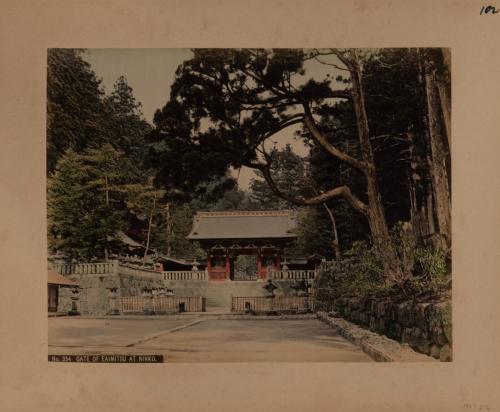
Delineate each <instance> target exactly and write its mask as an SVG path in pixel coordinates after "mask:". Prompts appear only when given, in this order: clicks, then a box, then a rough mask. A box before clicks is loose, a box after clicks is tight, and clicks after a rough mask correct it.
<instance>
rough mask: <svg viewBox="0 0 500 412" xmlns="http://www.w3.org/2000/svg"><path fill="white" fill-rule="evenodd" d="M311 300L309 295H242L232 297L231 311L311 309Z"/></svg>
mask: <svg viewBox="0 0 500 412" xmlns="http://www.w3.org/2000/svg"><path fill="white" fill-rule="evenodd" d="M309 308H310V301H309V297H307V296H275V297H274V298H270V297H266V296H251V297H241V296H234V297H233V298H232V299H231V312H246V311H249V310H251V311H254V312H266V311H272V310H276V311H286V310H299V309H302V310H303V309H309Z"/></svg>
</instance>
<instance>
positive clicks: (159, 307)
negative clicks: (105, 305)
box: [120, 296, 205, 313]
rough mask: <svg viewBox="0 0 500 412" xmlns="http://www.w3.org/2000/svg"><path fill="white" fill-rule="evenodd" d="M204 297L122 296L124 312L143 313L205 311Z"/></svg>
mask: <svg viewBox="0 0 500 412" xmlns="http://www.w3.org/2000/svg"><path fill="white" fill-rule="evenodd" d="M204 306H205V305H204V302H203V298H202V297H201V296H189V297H177V296H153V297H144V296H126V297H121V298H120V307H121V312H122V313H143V312H144V311H145V310H147V309H149V310H153V311H154V312H166V313H175V312H203V311H204V309H205V307H204Z"/></svg>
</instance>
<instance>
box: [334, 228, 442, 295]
mask: <svg viewBox="0 0 500 412" xmlns="http://www.w3.org/2000/svg"><path fill="white" fill-rule="evenodd" d="M391 243H392V247H393V248H394V250H395V251H396V254H397V260H398V261H397V262H396V265H395V267H397V268H398V269H399V270H398V275H397V276H387V275H388V274H387V273H385V271H386V268H387V267H388V265H387V262H384V259H386V256H387V253H385V252H384V245H380V244H378V245H371V244H369V243H367V242H364V241H361V242H355V243H354V244H353V245H352V248H351V249H350V250H348V251H347V252H346V253H345V256H346V257H347V259H348V260H349V261H350V265H349V270H348V271H347V274H346V275H345V276H342V277H340V278H338V279H336V282H335V286H334V287H335V294H336V295H337V296H346V297H347V296H393V297H398V296H400V297H401V298H402V299H415V298H419V297H424V296H425V297H434V296H436V295H439V294H442V293H443V292H444V291H446V290H447V289H449V288H450V286H451V276H450V274H449V270H448V267H447V265H446V255H445V253H444V252H443V251H441V250H435V249H432V248H431V247H422V246H420V247H419V246H417V243H416V241H415V239H414V238H413V235H412V233H411V231H409V230H408V229H407V228H405V227H404V226H403V225H402V224H398V225H396V226H395V227H394V228H393V230H392V231H391ZM385 246H387V245H385ZM393 267H394V266H393Z"/></svg>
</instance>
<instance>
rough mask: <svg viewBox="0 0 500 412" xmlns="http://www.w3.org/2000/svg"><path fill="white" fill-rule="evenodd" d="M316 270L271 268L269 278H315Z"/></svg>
mask: <svg viewBox="0 0 500 412" xmlns="http://www.w3.org/2000/svg"><path fill="white" fill-rule="evenodd" d="M315 277H316V271H315V270H271V271H269V279H272V280H302V279H304V280H314V278H315Z"/></svg>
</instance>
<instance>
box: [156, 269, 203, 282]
mask: <svg viewBox="0 0 500 412" xmlns="http://www.w3.org/2000/svg"><path fill="white" fill-rule="evenodd" d="M162 278H163V280H208V275H207V271H206V270H169V271H165V272H162Z"/></svg>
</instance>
